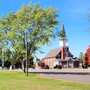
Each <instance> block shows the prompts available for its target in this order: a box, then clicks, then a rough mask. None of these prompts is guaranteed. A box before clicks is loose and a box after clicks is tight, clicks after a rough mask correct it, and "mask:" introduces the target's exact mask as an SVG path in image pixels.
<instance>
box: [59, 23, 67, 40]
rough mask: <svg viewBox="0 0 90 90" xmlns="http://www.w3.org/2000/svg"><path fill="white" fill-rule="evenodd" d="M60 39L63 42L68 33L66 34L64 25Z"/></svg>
mask: <svg viewBox="0 0 90 90" xmlns="http://www.w3.org/2000/svg"><path fill="white" fill-rule="evenodd" d="M60 39H62V40H64V39H66V32H65V28H64V24H63V25H62V29H61V32H60Z"/></svg>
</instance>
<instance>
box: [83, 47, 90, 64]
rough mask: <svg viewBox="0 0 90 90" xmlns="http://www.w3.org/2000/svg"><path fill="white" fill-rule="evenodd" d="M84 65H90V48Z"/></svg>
mask: <svg viewBox="0 0 90 90" xmlns="http://www.w3.org/2000/svg"><path fill="white" fill-rule="evenodd" d="M84 63H85V64H86V65H90V46H89V47H88V48H87V50H86V53H85V61H84Z"/></svg>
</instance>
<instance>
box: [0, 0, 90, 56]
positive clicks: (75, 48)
mask: <svg viewBox="0 0 90 90" xmlns="http://www.w3.org/2000/svg"><path fill="white" fill-rule="evenodd" d="M29 2H30V0H0V16H3V15H6V14H7V13H8V12H12V11H17V10H18V9H20V7H21V6H23V5H25V4H28V3H29ZM32 3H39V4H40V5H41V6H42V7H54V8H56V9H57V11H58V15H59V17H58V21H59V25H58V28H57V29H61V26H60V25H61V24H62V23H63V24H64V26H65V30H66V33H67V37H68V43H69V47H70V50H71V52H72V53H73V54H74V55H75V56H78V55H79V53H80V52H85V49H86V48H87V47H88V45H90V30H89V29H90V21H89V20H90V19H89V13H90V0H32ZM58 42H59V41H58V39H55V40H52V41H51V42H50V43H49V44H48V45H45V46H44V47H42V50H43V51H44V52H45V53H44V54H39V56H40V57H43V56H44V55H46V54H47V53H48V52H49V51H50V50H51V49H52V48H58V47H59V44H58Z"/></svg>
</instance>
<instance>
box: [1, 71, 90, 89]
mask: <svg viewBox="0 0 90 90" xmlns="http://www.w3.org/2000/svg"><path fill="white" fill-rule="evenodd" d="M0 90H90V84H79V83H74V82H73V83H72V82H68V81H63V80H55V79H49V78H42V77H40V76H39V75H37V74H29V77H26V76H25V74H24V73H21V72H8V71H6V72H5V71H3V72H0Z"/></svg>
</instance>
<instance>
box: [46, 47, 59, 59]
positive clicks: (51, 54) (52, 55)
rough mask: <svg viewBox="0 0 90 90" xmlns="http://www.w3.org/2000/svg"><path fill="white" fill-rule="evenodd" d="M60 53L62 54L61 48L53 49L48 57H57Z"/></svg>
mask: <svg viewBox="0 0 90 90" xmlns="http://www.w3.org/2000/svg"><path fill="white" fill-rule="evenodd" d="M59 52H60V48H55V49H52V50H51V51H50V52H49V53H48V54H47V55H46V57H56V56H57V55H58V53H59Z"/></svg>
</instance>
